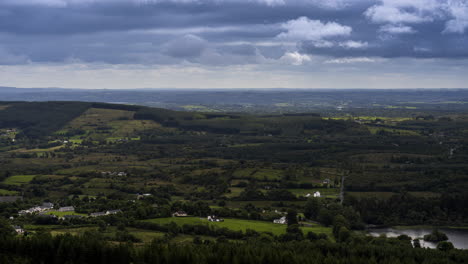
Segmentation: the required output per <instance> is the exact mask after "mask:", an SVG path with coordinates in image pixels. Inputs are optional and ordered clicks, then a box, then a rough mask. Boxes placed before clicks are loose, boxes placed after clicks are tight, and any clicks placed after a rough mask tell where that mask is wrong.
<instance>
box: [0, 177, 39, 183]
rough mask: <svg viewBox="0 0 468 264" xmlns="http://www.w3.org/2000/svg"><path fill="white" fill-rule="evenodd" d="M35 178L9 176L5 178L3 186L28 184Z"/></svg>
mask: <svg viewBox="0 0 468 264" xmlns="http://www.w3.org/2000/svg"><path fill="white" fill-rule="evenodd" d="M34 177H36V175H15V176H10V177H8V178H6V179H5V180H4V181H3V184H8V185H22V184H26V183H29V182H30V181H32V180H33V179H34Z"/></svg>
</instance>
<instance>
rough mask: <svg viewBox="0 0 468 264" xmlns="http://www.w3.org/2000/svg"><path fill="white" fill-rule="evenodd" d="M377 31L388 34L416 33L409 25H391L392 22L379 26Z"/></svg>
mask: <svg viewBox="0 0 468 264" xmlns="http://www.w3.org/2000/svg"><path fill="white" fill-rule="evenodd" d="M379 31H380V32H384V33H390V34H413V33H416V30H414V29H413V28H412V27H410V26H404V25H392V24H387V25H383V26H381V27H380V29H379Z"/></svg>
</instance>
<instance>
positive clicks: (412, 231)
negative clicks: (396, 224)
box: [368, 227, 468, 249]
mask: <svg viewBox="0 0 468 264" xmlns="http://www.w3.org/2000/svg"><path fill="white" fill-rule="evenodd" d="M438 229H439V231H441V232H443V233H445V234H446V235H447V237H448V238H449V240H448V241H449V242H452V243H453V245H454V246H455V247H456V248H458V249H468V229H449V228H438ZM368 232H369V234H370V235H371V236H380V235H381V234H386V235H387V237H397V236H399V235H407V236H409V237H411V238H412V239H415V238H419V240H420V242H421V247H428V248H435V247H436V246H437V243H431V242H427V241H424V240H423V239H422V238H423V237H424V235H427V234H430V233H431V232H432V229H431V228H391V227H390V228H372V229H369V230H368Z"/></svg>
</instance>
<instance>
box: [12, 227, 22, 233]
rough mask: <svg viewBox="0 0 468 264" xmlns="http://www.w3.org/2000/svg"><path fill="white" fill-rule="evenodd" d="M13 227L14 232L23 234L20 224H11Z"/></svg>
mask: <svg viewBox="0 0 468 264" xmlns="http://www.w3.org/2000/svg"><path fill="white" fill-rule="evenodd" d="M13 229H15V232H16V233H17V234H18V235H22V234H24V229H23V228H21V226H13Z"/></svg>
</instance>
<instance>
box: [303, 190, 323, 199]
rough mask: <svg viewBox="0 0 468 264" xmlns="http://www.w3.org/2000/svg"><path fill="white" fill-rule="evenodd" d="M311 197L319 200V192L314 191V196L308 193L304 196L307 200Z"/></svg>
mask: <svg viewBox="0 0 468 264" xmlns="http://www.w3.org/2000/svg"><path fill="white" fill-rule="evenodd" d="M311 196H313V197H315V198H319V197H321V194H320V192H319V191H316V192H314V194H313V195H312V194H310V193H308V194H306V196H305V197H307V198H309V197H311Z"/></svg>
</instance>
